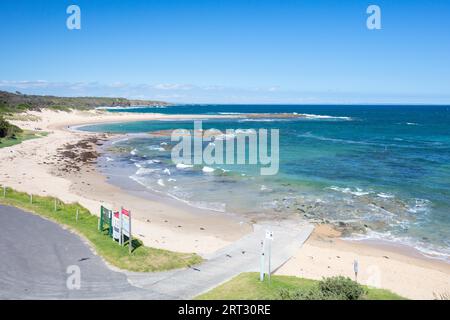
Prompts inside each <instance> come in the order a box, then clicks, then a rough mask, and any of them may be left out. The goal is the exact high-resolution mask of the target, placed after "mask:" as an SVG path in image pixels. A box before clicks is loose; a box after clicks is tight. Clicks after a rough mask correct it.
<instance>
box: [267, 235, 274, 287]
mask: <svg viewBox="0 0 450 320" xmlns="http://www.w3.org/2000/svg"><path fill="white" fill-rule="evenodd" d="M266 239H267V242H268V243H267V245H268V247H269V249H268V251H269V273H268V276H269V284H270V275H271V273H272V270H271V268H272V267H271V258H272V240H273V231H270V230H266Z"/></svg>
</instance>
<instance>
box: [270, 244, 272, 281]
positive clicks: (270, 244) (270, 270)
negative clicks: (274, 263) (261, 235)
mask: <svg viewBox="0 0 450 320" xmlns="http://www.w3.org/2000/svg"><path fill="white" fill-rule="evenodd" d="M271 256H272V240H269V284H270V275H271V273H272V270H271V265H270V262H271V261H270V260H271Z"/></svg>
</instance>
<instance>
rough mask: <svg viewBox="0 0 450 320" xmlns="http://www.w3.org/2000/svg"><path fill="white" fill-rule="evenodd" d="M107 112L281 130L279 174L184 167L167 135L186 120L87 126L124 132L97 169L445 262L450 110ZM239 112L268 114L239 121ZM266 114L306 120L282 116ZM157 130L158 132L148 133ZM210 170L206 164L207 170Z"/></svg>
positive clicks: (200, 203)
mask: <svg viewBox="0 0 450 320" xmlns="http://www.w3.org/2000/svg"><path fill="white" fill-rule="evenodd" d="M110 111H111V112H117V111H127V112H156V113H164V114H222V115H226V114H241V116H242V117H243V118H240V119H210V120H204V121H203V128H204V129H210V128H216V129H219V130H222V131H225V129H242V130H248V129H255V130H258V129H261V128H264V129H269V130H270V129H279V132H280V168H279V172H278V174H277V175H274V176H261V175H260V174H259V172H260V171H259V167H258V166H257V165H212V166H208V167H207V168H205V167H206V166H202V165H200V166H194V167H184V168H183V167H181V166H178V167H177V166H176V165H175V164H173V163H172V161H171V156H170V154H171V148H172V147H173V145H174V144H175V143H174V142H171V141H170V137H169V136H167V134H166V133H167V131H166V130H173V129H180V128H183V129H188V130H192V129H193V121H192V120H191V121H189V120H183V121H172V120H171V121H168V120H165V121H141V122H132V123H115V124H101V125H89V126H84V127H82V128H80V129H81V130H88V131H96V132H115V133H128V134H130V135H128V137H127V138H126V139H122V140H118V141H114V142H113V143H111V144H109V145H108V146H106V147H105V150H104V152H105V153H104V156H103V157H102V159H101V163H102V166H101V170H102V171H103V172H105V174H107V175H108V174H109V175H113V174H114V173H117V172H120V173H121V174H122V175H124V176H125V177H126V178H127V179H131V180H132V181H134V182H136V183H138V184H139V185H141V186H143V187H145V188H146V189H148V190H149V191H151V192H157V193H161V194H164V195H167V196H169V197H172V198H175V199H178V200H179V201H182V202H185V203H188V204H189V205H191V206H194V207H199V208H207V209H210V210H214V211H217V212H218V214H220V212H231V213H234V214H242V215H245V216H247V217H252V216H254V217H255V218H257V217H262V216H276V217H280V216H283V215H298V216H301V217H302V218H305V219H308V220H310V221H313V222H327V223H331V224H334V225H335V226H336V227H337V228H338V229H340V230H341V231H343V232H344V237H346V238H350V239H354V240H359V239H377V240H383V241H390V242H394V243H401V244H404V245H408V246H411V247H414V248H416V249H417V250H420V251H421V252H422V253H423V254H424V255H427V256H430V257H434V258H439V259H444V260H447V261H448V260H450V106H366V105H362V106H356V105H352V106H331V105H326V106H319V105H314V106H304V105H302V106H297V105H176V106H168V107H146V106H143V107H138V108H133V109H126V110H124V109H120V108H114V109H110ZM245 113H267V114H268V115H267V117H262V118H258V119H255V118H250V117H249V118H245ZM273 113H292V114H295V113H298V114H306V115H307V116H306V117H305V118H288V119H279V118H276V117H270V114H273ZM155 133H156V134H155ZM210 167H211V168H210Z"/></svg>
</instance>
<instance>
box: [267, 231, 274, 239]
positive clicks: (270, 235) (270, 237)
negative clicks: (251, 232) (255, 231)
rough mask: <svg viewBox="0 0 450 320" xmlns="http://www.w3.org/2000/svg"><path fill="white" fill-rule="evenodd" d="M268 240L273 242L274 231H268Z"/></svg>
mask: <svg viewBox="0 0 450 320" xmlns="http://www.w3.org/2000/svg"><path fill="white" fill-rule="evenodd" d="M266 239H268V240H273V231H270V230H266Z"/></svg>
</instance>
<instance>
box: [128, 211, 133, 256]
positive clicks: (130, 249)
mask: <svg viewBox="0 0 450 320" xmlns="http://www.w3.org/2000/svg"><path fill="white" fill-rule="evenodd" d="M128 232H129V233H130V234H129V237H128V244H129V246H128V250H129V253H130V254H131V251H132V250H133V244H132V240H133V237H132V236H131V210H130V211H128Z"/></svg>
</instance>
